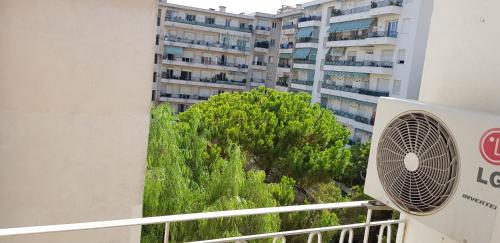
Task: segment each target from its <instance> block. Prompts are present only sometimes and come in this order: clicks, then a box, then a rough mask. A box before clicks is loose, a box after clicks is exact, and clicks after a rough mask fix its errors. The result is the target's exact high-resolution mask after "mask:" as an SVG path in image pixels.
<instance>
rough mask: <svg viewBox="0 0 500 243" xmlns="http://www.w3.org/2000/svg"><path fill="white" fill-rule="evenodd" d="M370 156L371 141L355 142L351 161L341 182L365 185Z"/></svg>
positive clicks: (348, 184) (351, 184) (350, 184)
mask: <svg viewBox="0 0 500 243" xmlns="http://www.w3.org/2000/svg"><path fill="white" fill-rule="evenodd" d="M369 156H370V143H365V144H361V143H357V144H354V145H353V146H352V147H351V161H350V163H349V164H348V165H347V167H346V169H345V173H344V175H343V177H342V178H341V180H340V182H342V183H343V184H345V185H347V186H356V185H364V183H365V176H366V169H367V166H368V157H369Z"/></svg>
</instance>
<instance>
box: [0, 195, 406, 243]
mask: <svg viewBox="0 0 500 243" xmlns="http://www.w3.org/2000/svg"><path fill="white" fill-rule="evenodd" d="M349 208H366V209H367V217H366V222H364V223H356V224H349V225H338V226H330V227H322V228H310V229H301V230H293V231H285V232H275V233H266V234H257V235H248V236H238V237H230V238H221V239H213V240H203V241H196V242H206V243H215V242H238V243H242V242H246V241H249V240H257V239H273V243H278V242H282V243H284V242H286V238H285V237H286V236H293V235H309V237H308V243H312V242H313V241H316V242H318V243H320V242H321V241H322V233H324V232H329V231H341V234H340V241H339V243H344V242H345V239H346V235H348V236H347V242H348V243H352V242H353V237H354V229H363V228H364V235H363V243H367V242H368V240H369V237H370V236H369V235H370V228H371V227H380V229H379V234H378V236H377V237H378V243H382V239H383V237H384V236H386V238H387V242H391V238H392V235H391V226H392V225H398V227H403V226H404V223H405V221H404V220H402V219H400V220H385V221H378V222H372V221H371V219H372V212H373V211H374V210H390V209H388V208H387V207H385V206H376V205H373V204H371V203H370V202H368V201H360V202H342V203H331V204H316V205H301V206H287V207H276V208H258V209H242V210H231V211H221V212H207V213H193V214H182V215H171V216H159V217H149V218H137V219H122V220H112V221H100V222H89V223H76V224H61V225H48V226H33V227H20V228H7V229H0V239H1V238H2V237H6V236H20V235H31V234H46V233H58V232H68V231H82V230H96V229H106V228H117V227H127V226H142V225H152V224H165V234H164V242H165V243H167V242H168V241H169V225H170V223H174V222H187V221H196V220H205V219H220V218H228V217H238V216H252V215H264V214H279V213H291V212H304V211H317V210H335V209H349ZM384 231H385V232H386V234H385V235H384ZM401 232H402V231H401Z"/></svg>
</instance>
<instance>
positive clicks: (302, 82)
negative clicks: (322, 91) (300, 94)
mask: <svg viewBox="0 0 500 243" xmlns="http://www.w3.org/2000/svg"><path fill="white" fill-rule="evenodd" d="M292 84H299V85H305V86H313V84H314V81H312V80H300V79H292Z"/></svg>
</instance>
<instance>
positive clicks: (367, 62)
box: [325, 60, 393, 68]
mask: <svg viewBox="0 0 500 243" xmlns="http://www.w3.org/2000/svg"><path fill="white" fill-rule="evenodd" d="M325 65H333V66H352V67H381V68H392V67H393V62H391V61H370V60H365V61H348V60H344V61H325Z"/></svg>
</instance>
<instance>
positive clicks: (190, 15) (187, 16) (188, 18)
mask: <svg viewBox="0 0 500 243" xmlns="http://www.w3.org/2000/svg"><path fill="white" fill-rule="evenodd" d="M186 20H187V21H196V15H192V14H188V15H186Z"/></svg>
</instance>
